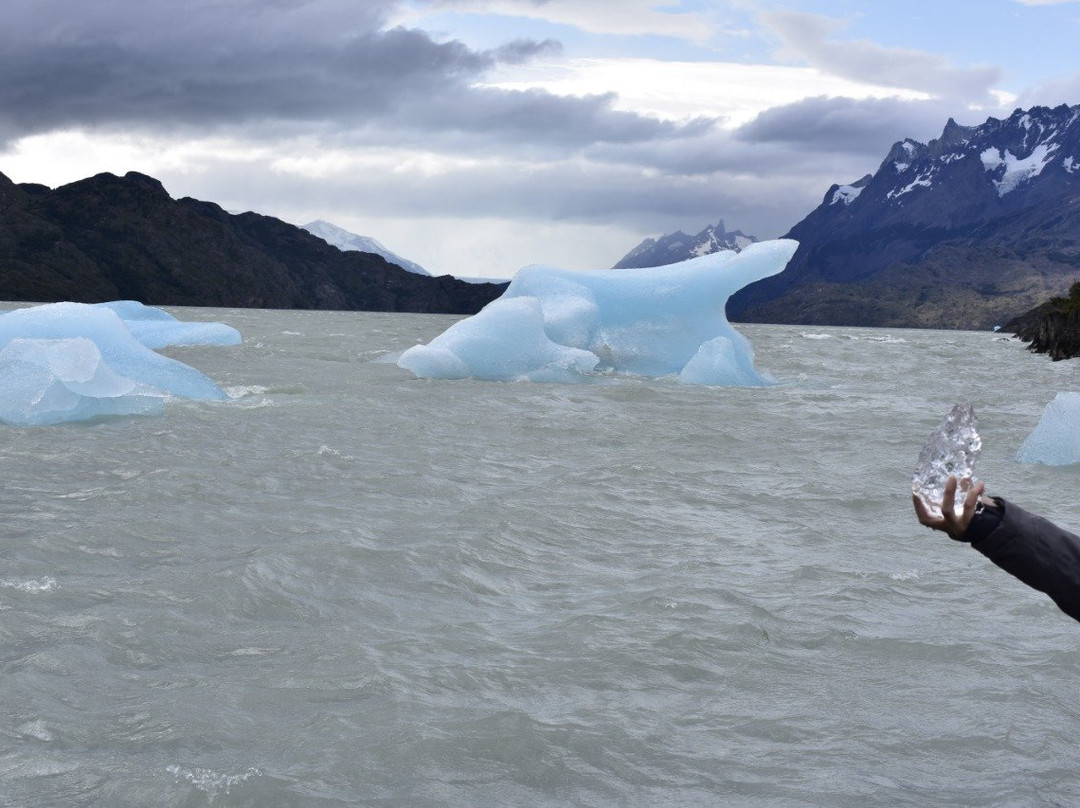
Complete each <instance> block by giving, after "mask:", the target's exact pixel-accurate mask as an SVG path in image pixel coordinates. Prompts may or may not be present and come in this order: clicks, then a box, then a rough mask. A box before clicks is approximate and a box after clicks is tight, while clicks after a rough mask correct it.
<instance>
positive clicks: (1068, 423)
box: [1016, 393, 1080, 466]
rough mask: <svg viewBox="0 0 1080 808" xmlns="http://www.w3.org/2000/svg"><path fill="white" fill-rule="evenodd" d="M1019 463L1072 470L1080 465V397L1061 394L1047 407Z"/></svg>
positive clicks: (1079, 395) (1024, 443)
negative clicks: (1073, 466)
mask: <svg viewBox="0 0 1080 808" xmlns="http://www.w3.org/2000/svg"><path fill="white" fill-rule="evenodd" d="M1016 459H1017V460H1018V461H1020V462H1021V463H1042V464H1044V465H1047V466H1068V465H1071V464H1073V463H1078V462H1080V393H1058V394H1057V395H1056V396H1054V400H1053V401H1051V402H1050V403H1049V404H1047V405H1046V409H1044V410H1043V414H1042V417H1041V418H1040V419H1039V423H1038V424H1037V425H1036V426H1035V429H1034V430H1033V431H1032V432H1031V434H1030V435H1028V436H1027V438H1025V439H1024V442H1023V443H1022V444H1020V450H1019V451H1018V452H1017V454H1016Z"/></svg>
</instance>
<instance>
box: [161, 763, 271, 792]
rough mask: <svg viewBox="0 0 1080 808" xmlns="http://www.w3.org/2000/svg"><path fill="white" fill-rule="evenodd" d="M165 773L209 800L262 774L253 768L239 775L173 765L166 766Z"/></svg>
mask: <svg viewBox="0 0 1080 808" xmlns="http://www.w3.org/2000/svg"><path fill="white" fill-rule="evenodd" d="M165 771H167V772H168V773H169V774H171V775H172V776H173V777H175V778H176V782H178V783H179V782H180V781H181V780H186V781H187V782H188V783H190V784H191V785H193V786H194V787H195V788H197V789H198V790H199V791H201V792H203V793H204V794H206V795H207V796H209V797H210V798H211V799H214V798H215V797H216V796H217V795H218V794H228V793H229V791H230V789H232V788H233V787H235V786H238V785H239V784H240V783H243V782H246V781H247V780H250V779H251V778H252V777H259V776H261V775H262V772H261V771H259V770H258V769H256V768H254V767H249V768H247V769H245V770H244V771H242V772H240V773H239V774H226V773H224V772H216V771H214V770H213V769H204V768H201V767H195V768H192V769H185V768H183V767H182V766H177V765H175V764H174V765H172V766H168V767H167V768H166V769H165Z"/></svg>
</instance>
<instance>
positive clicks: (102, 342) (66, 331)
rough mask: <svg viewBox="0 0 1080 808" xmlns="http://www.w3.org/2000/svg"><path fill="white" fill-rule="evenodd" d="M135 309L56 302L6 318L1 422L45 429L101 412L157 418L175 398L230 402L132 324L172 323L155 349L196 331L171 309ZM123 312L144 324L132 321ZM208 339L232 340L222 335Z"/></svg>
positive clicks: (0, 364) (0, 319)
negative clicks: (159, 350)
mask: <svg viewBox="0 0 1080 808" xmlns="http://www.w3.org/2000/svg"><path fill="white" fill-rule="evenodd" d="M113 306H116V308H115V309H114V308H113ZM136 306H141V304H135V303H132V302H130V301H121V302H118V303H117V304H104V305H86V304H83V303H51V304H48V305H43V306H32V307H29V308H24V309H16V310H14V311H10V312H6V313H3V314H0V389H2V390H3V395H2V396H0V422H3V423H7V424H12V425H16V426H40V425H46V424H57V423H62V422H66V421H80V420H85V419H88V418H95V417H98V416H102V415H134V414H140V415H141V414H155V413H159V412H161V411H162V408H163V406H164V399H165V398H167V397H168V396H170V395H174V396H183V397H185V398H194V399H205V400H221V399H224V398H226V396H225V394H224V393H223V392H222V391H221V389H220V388H219V387H218V386H217V385H216V384H214V383H213V382H212V381H211V380H210V379H209V378H207V377H206V376H204V375H203V374H202V373H200V372H199V371H197V370H195V369H194V368H192V367H188V366H187V365H185V364H183V363H181V362H178V361H176V360H175V359H169V358H168V357H165V356H161V355H159V354H156V353H154V351H152V350H151V349H150V348H149V347H147V345H146V344H144V343H143V342H142V341H140V340H139V339H137V338H136V336H135V335H134V334H133V333H132V331H131V329H130V328H129V325H128V323H129V322H139V321H145V322H159V323H162V324H163V326H167V327H168V328H162V329H160V330H158V331H156V332H155V333H154V334H152V335H151V336H150V337H148V341H149V342H150V343H151V344H153V345H166V344H177V342H176V340H178V339H181V340H185V341H186V340H190V339H192V338H193V337H194V335H195V333H196V332H194V331H188V332H185V330H184V329H183V328H177V326H183V325H185V324H184V323H179V322H178V321H175V318H172V317H171V315H168V314H166V313H165V312H161V311H160V310H157V309H150V308H147V307H141V309H142V310H139V309H136V308H135V307H136ZM118 310H119V311H120V312H121V313H118ZM155 312H160V315H164V317H160V316H158V315H157V314H155ZM122 314H128V315H138V316H139V319H138V320H132V321H128V320H125V319H123V318H122ZM154 318H156V319H154ZM170 320H171V322H170ZM224 328H228V326H224ZM170 329H171V335H170ZM230 330H232V329H230ZM207 334H209V335H211V337H212V338H214V339H221V338H224V337H226V336H227V334H226V332H224V331H223V330H210V331H208V332H207ZM185 344H189V343H186V342H185Z"/></svg>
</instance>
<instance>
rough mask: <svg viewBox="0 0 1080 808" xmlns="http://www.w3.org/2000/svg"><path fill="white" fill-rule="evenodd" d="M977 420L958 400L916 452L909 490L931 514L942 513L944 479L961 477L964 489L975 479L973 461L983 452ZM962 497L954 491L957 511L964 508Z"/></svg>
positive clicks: (965, 405)
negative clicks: (916, 459) (917, 455)
mask: <svg viewBox="0 0 1080 808" xmlns="http://www.w3.org/2000/svg"><path fill="white" fill-rule="evenodd" d="M978 428H979V421H978V419H977V418H976V417H975V410H974V409H973V408H972V406H971V405H970V404H957V405H955V406H954V407H953V408H952V410H951V411H950V412H949V414H948V415H947V416H946V417H945V420H944V421H943V422H942V424H941V426H940V427H938V429H937V431H935V432H934V434H932V435H931V436H930V439H929V440H927V441H926V443H925V444H924V445H923V447H922V451H921V452H919V462H918V463H916V464H915V474H914V476H913V477H912V478H911V491H912V493H914V494H916V495H917V496H918V497H919V498H920V499H921V500H922V501H923V502H924V503H925V504H926V506H927V508H928V509H929V510H930V512H931V513H932V514H933V515H934V516H941V505H942V501H943V500H944V499H945V483H946V482H947V481H948V479H949V478H950V477H956V478H957V480H959V481H960V486H959V489H958V490H959V491H967V490H968V489H969V488H970V486H971V484H973V483H974V482H975V461H976V460H978V459H979V454H980V453H981V452H982V438H980V437H979V431H978ZM963 504H964V501H963V497H962V496H961V495H960V493H958V494H957V496H956V498H955V501H954V506H955V508H956V513H957V514H959V513H960V512H961V511H962V510H963Z"/></svg>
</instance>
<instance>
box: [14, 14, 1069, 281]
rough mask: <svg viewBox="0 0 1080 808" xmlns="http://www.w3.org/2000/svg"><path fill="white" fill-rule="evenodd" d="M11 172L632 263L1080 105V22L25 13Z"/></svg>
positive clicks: (476, 255) (422, 253) (547, 258)
mask: <svg viewBox="0 0 1080 808" xmlns="http://www.w3.org/2000/svg"><path fill="white" fill-rule="evenodd" d="M0 1H2V3H3V25H2V26H0V172H2V173H4V174H6V175H7V176H8V177H10V178H11V179H13V180H15V181H16V182H40V183H44V184H46V185H50V186H54V187H55V186H57V185H61V184H64V183H66V182H71V181H74V180H77V179H81V178H83V177H87V176H90V175H93V174H96V173H99V172H102V171H111V172H113V173H117V174H122V173H125V172H127V171H131V170H135V171H141V172H143V173H147V174H150V175H152V176H155V177H157V178H159V179H160V180H161V181H162V182H163V183H164V184H165V187H166V188H167V189H168V191H169V192H170V193H171V194H172V195H173V196H174V197H178V198H179V197H182V196H193V197H196V198H199V199H207V200H211V201H214V202H217V203H219V204H220V205H222V206H223V207H225V208H226V209H229V210H236V211H238V210H255V211H258V212H260V213H266V214H269V215H272V216H277V217H279V218H282V219H285V220H286V221H290V222H293V223H295V224H303V223H305V222H307V221H310V220H312V219H326V220H328V221H331V222H333V223H335V224H337V225H339V226H341V227H344V228H346V229H348V230H351V231H353V232H355V233H358V234H361V235H366V236H373V237H375V238H377V239H379V240H380V241H382V242H383V243H384V244H385V245H386V246H387V247H389V248H390V249H392V250H394V251H396V252H397V253H399V254H401V255H403V256H405V257H407V258H410V259H412V260H415V261H417V262H419V263H421V264H423V265H424V266H425V267H427V268H428V269H429V270H431V271H432V272H435V273H436V274H438V273H443V272H451V273H454V274H459V275H471V276H491V277H509V276H510V275H511V274H513V272H514V271H515V270H517V269H518V268H519V267H521V266H523V265H525V264H530V263H549V264H556V265H559V266H564V267H572V268H601V267H608V266H611V265H612V264H613V263H614V262H615V261H617V260H618V259H619V258H620V257H622V255H623V254H625V253H626V252H628V251H629V250H630V249H631V248H632V247H634V246H635V245H636V244H637V243H638V242H639V241H640V240H641V239H642V238H644V237H646V236H656V235H660V234H662V233H667V232H672V231H674V230H680V229H681V230H684V231H687V232H697V231H698V230H700V229H702V228H703V227H705V226H706V225H707V224H710V223H714V222H716V221H717V220H718V219H721V218H723V219H724V221H725V223H726V224H727V226H728V228H729V229H735V228H739V229H741V230H743V231H744V232H747V233H751V234H754V235H756V236H758V237H759V238H773V237H776V236H779V235H782V234H783V233H784V232H786V231H787V230H788V229H789V228H790V227H791V226H792V225H793V224H795V223H796V222H797V221H798V220H799V219H801V218H802V217H803V216H805V215H806V214H807V213H808V212H809V211H810V210H811V209H812V208H813V207H814V206H815V205H816V204H817V203H818V202H819V201H820V200H821V198H822V196H823V195H824V194H825V192H826V190H827V189H828V187H829V185H830V184H832V183H834V182H850V181H853V180H855V179H857V178H858V177H860V176H862V175H863V174H865V173H868V172H873V171H874V170H876V168H877V166H878V164H879V163H880V161H881V160H882V158H883V157H884V155H885V153H886V151H887V150H888V148H889V146H890V145H891V144H892V143H894V142H895V141H897V140H901V139H903V138H904V137H913V138H916V139H918V140H923V141H926V140H929V139H930V138H933V137H936V136H937V135H938V134H940V132H941V129H942V127H943V126H944V124H945V121H946V120H947V119H948V118H949V117H950V116H951V117H953V118H955V119H956V120H957V121H958V122H959V123H962V124H977V123H981V122H982V121H984V120H986V118H987V117H990V116H994V117H1004V116H1007V115H1008V114H1009V113H1011V111H1012V110H1013V109H1015V108H1017V107H1024V108H1026V107H1029V106H1032V105H1035V104H1045V105H1052V106H1056V105H1058V104H1062V103H1065V104H1069V105H1074V104H1080V60H1078V59H1077V57H1076V55H1075V53H1076V46H1075V43H1076V42H1077V41H1078V38H1080V2H1077V0H981V2H979V3H978V4H975V3H949V2H940V0H935V2H930V1H929V0H905V2H903V3H873V4H870V3H865V2H853V1H852V2H848V0H785V1H784V2H770V0H760V1H758V2H750V1H749V0H619V1H618V2H614V0H94V2H86V0H0Z"/></svg>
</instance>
